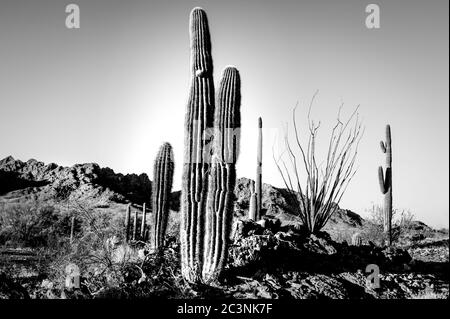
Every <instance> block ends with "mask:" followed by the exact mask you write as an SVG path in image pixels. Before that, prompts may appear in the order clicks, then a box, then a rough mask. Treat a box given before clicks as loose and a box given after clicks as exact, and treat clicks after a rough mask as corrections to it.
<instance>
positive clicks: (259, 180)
mask: <svg viewBox="0 0 450 319" xmlns="http://www.w3.org/2000/svg"><path fill="white" fill-rule="evenodd" d="M255 192H256V217H255V220H260V219H261V208H262V118H261V117H260V118H258V146H257V151H256V189H255Z"/></svg>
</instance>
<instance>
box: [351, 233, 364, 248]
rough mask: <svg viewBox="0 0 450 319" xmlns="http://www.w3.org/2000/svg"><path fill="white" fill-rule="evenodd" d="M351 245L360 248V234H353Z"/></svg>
mask: <svg viewBox="0 0 450 319" xmlns="http://www.w3.org/2000/svg"><path fill="white" fill-rule="evenodd" d="M352 245H353V246H361V245H362V236H361V234H360V233H355V234H353V236H352Z"/></svg>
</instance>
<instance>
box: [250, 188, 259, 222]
mask: <svg viewBox="0 0 450 319" xmlns="http://www.w3.org/2000/svg"><path fill="white" fill-rule="evenodd" d="M256 203H257V199H256V193H255V182H254V181H251V182H250V200H249V208H248V219H251V220H256Z"/></svg>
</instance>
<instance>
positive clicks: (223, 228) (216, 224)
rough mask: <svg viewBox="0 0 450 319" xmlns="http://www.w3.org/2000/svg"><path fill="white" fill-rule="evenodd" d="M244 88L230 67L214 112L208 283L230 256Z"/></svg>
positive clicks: (204, 276) (205, 268)
mask: <svg viewBox="0 0 450 319" xmlns="http://www.w3.org/2000/svg"><path fill="white" fill-rule="evenodd" d="M240 87H241V84H240V76H239V72H238V70H237V69H236V68H234V67H227V68H226V69H225V70H224V72H223V77H222V80H221V82H220V87H219V92H218V95H217V100H216V110H215V115H214V129H215V130H214V144H213V150H214V155H213V158H212V164H211V174H210V176H209V186H208V195H207V210H206V224H205V242H204V256H203V270H202V281H203V282H205V283H209V282H212V281H214V280H216V279H217V278H218V277H219V276H220V273H221V272H222V270H223V268H224V266H225V262H226V259H227V256H228V241H229V236H230V230H231V221H232V218H233V204H234V202H233V200H234V193H233V191H234V187H235V184H236V161H237V157H238V154H239V138H240V132H239V129H240V126H241V114H240V106H241V92H240Z"/></svg>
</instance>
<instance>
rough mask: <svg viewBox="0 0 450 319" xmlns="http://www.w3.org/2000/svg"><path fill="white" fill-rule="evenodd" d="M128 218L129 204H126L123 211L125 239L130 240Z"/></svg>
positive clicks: (129, 213) (129, 215) (129, 216)
mask: <svg viewBox="0 0 450 319" xmlns="http://www.w3.org/2000/svg"><path fill="white" fill-rule="evenodd" d="M130 218H131V205H130V204H128V205H127V210H126V212H125V241H126V242H128V241H129V240H130Z"/></svg>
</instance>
